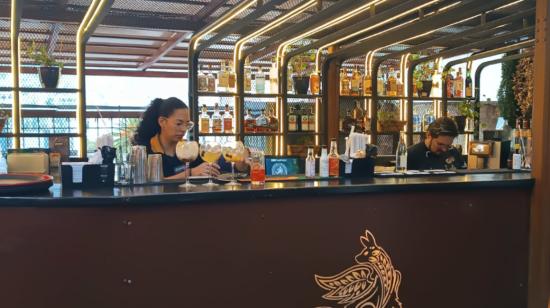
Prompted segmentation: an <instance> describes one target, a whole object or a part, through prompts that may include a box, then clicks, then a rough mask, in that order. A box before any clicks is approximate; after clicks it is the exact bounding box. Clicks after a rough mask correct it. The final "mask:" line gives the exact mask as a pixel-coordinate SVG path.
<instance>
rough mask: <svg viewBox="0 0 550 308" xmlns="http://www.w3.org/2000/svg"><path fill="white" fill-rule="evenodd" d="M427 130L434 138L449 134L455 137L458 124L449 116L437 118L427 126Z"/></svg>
mask: <svg viewBox="0 0 550 308" xmlns="http://www.w3.org/2000/svg"><path fill="white" fill-rule="evenodd" d="M428 132H430V135H431V136H432V137H434V138H437V137H439V136H449V137H453V138H455V137H456V136H458V126H457V125H456V122H455V120H453V119H451V118H449V117H441V118H437V119H436V120H435V121H433V122H432V123H431V124H430V125H429V126H428Z"/></svg>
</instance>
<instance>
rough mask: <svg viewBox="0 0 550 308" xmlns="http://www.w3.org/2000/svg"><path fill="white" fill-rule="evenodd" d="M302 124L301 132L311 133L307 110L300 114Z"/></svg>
mask: <svg viewBox="0 0 550 308" xmlns="http://www.w3.org/2000/svg"><path fill="white" fill-rule="evenodd" d="M299 122H300V124H301V126H300V127H301V129H300V131H302V132H307V131H309V112H308V110H307V109H305V108H304V109H302V113H301V114H300V121H299Z"/></svg>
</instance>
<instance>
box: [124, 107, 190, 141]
mask: <svg viewBox="0 0 550 308" xmlns="http://www.w3.org/2000/svg"><path fill="white" fill-rule="evenodd" d="M187 108H188V107H187V105H186V104H185V103H184V102H182V101H181V100H179V99H178V98H175V97H170V98H167V99H162V98H155V99H154V100H153V101H152V102H151V104H149V106H148V107H147V109H146V110H145V112H144V113H143V116H142V117H141V122H140V123H139V126H138V128H137V130H136V133H135V135H134V141H133V143H134V144H139V145H146V144H148V143H149V140H151V138H153V136H155V135H156V134H158V133H159V132H160V126H159V123H158V118H159V117H169V116H171V115H172V113H174V111H175V110H176V109H187Z"/></svg>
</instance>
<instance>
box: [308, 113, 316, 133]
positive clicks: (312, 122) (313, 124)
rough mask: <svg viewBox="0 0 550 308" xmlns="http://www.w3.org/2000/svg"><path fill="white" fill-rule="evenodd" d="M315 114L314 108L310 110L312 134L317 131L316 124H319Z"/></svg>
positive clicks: (310, 129)
mask: <svg viewBox="0 0 550 308" xmlns="http://www.w3.org/2000/svg"><path fill="white" fill-rule="evenodd" d="M315 116H316V115H315V113H314V112H313V108H309V130H308V131H310V132H314V131H315V124H316V122H317V119H316V118H315Z"/></svg>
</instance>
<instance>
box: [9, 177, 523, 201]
mask: <svg viewBox="0 0 550 308" xmlns="http://www.w3.org/2000/svg"><path fill="white" fill-rule="evenodd" d="M533 184H534V180H533V178H532V177H531V174H530V173H483V174H461V175H452V176H443V175H432V176H416V177H389V178H378V177H377V178H370V179H334V180H320V181H286V182H268V183H266V184H265V185H263V186H251V185H249V184H243V185H242V186H239V187H237V188H235V187H231V188H228V187H225V186H223V185H220V186H218V187H214V188H210V187H205V186H200V185H197V187H195V188H192V189H188V190H186V189H185V188H179V187H178V185H179V183H170V182H168V183H162V184H158V185H146V186H132V187H114V188H95V189H66V188H65V189H64V188H63V187H62V186H61V185H59V184H54V185H53V186H52V187H51V188H50V189H49V191H46V192H43V193H38V194H27V195H23V196H17V195H16V196H0V207H3V206H47V207H66V206H121V205H122V206H124V205H155V204H160V203H162V204H168V203H171V204H182V205H185V204H189V203H190V202H203V201H211V200H245V199H261V198H273V197H290V196H306V195H311V196H319V195H337V194H356V193H388V192H401V191H411V190H415V191H416V190H431V189H442V188H444V189H452V190H454V189H456V190H463V189H479V188H530V187H532V186H533Z"/></svg>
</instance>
